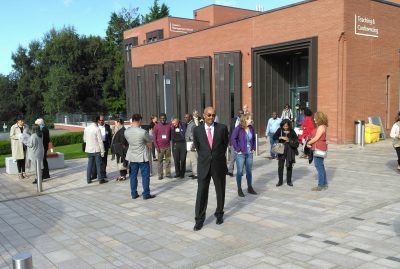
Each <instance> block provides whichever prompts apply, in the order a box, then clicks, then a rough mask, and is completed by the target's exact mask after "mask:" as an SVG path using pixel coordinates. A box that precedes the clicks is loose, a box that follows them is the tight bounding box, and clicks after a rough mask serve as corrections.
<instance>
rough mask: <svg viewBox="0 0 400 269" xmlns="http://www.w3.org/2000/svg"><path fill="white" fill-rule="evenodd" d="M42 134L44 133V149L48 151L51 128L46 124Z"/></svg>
mask: <svg viewBox="0 0 400 269" xmlns="http://www.w3.org/2000/svg"><path fill="white" fill-rule="evenodd" d="M42 134H43V136H42V137H43V147H44V150H45V151H47V150H48V149H49V142H50V132H49V129H47V127H46V126H44V127H43V128H42Z"/></svg>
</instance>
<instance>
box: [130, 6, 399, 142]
mask: <svg viewBox="0 0 400 269" xmlns="http://www.w3.org/2000/svg"><path fill="white" fill-rule="evenodd" d="M344 3H346V6H345V4H344ZM347 9H349V10H347ZM345 10H346V13H345V12H344V11H345ZM327 11H329V12H327ZM399 11H400V9H399V8H397V7H393V6H388V5H385V4H382V3H378V2H374V1H370V0H319V1H313V2H310V3H305V4H301V5H297V6H294V7H291V8H286V9H282V10H278V11H274V12H271V13H265V14H262V15H259V16H255V17H253V18H251V19H245V20H241V21H238V22H234V23H230V24H226V25H222V26H218V27H213V28H210V29H207V30H205V31H199V32H196V33H192V34H189V35H184V36H181V37H179V38H174V39H167V40H164V41H162V42H157V43H154V44H149V45H146V46H142V47H137V48H134V49H132V55H133V59H134V61H133V64H134V66H135V67H140V66H143V65H145V64H159V63H163V62H165V61H174V60H186V58H187V57H195V56H207V55H209V56H211V57H212V60H213V56H214V52H221V51H234V50H240V51H241V52H242V55H243V57H242V67H243V68H242V89H243V99H242V103H243V104H245V103H247V104H248V105H249V108H250V110H251V90H252V89H249V88H248V86H247V83H248V82H250V81H251V48H254V47H258V46H264V45H269V44H275V43H281V42H286V41H291V40H296V39H302V38H308V37H313V36H318V76H317V78H318V90H317V91H318V100H317V102H318V104H317V106H318V108H317V109H318V110H319V111H324V112H326V113H327V115H328V118H329V134H328V139H329V141H330V142H333V143H345V142H353V139H354V119H356V118H359V117H361V118H365V117H366V116H367V115H368V114H370V113H372V112H375V111H378V110H379V108H382V105H383V103H382V100H383V99H382V97H381V96H379V97H378V98H375V97H374V95H373V94H372V93H373V92H374V91H376V90H378V89H379V90H380V91H382V83H383V82H382V76H383V74H384V73H385V74H386V73H387V74H390V75H391V85H390V88H391V92H390V97H391V98H390V100H391V101H390V109H391V112H390V113H392V112H393V113H394V112H395V110H396V109H397V102H398V101H397V100H398V97H397V93H396V91H397V89H398V81H399V78H398V71H399V64H398V59H399V56H398V53H397V51H398V49H399V48H395V44H400V42H399V39H398V38H399V35H398V34H397V37H396V38H395V39H394V38H393V35H394V33H396V29H395V26H396V25H397V27H398V26H399V25H400V22H399V19H398V17H400V15H399ZM354 12H365V13H366V15H368V14H369V12H372V13H371V14H373V15H374V16H376V19H377V20H378V21H379V27H380V28H381V29H382V30H381V35H380V37H379V38H378V39H377V40H373V41H369V40H368V38H366V39H365V38H361V39H360V38H357V39H356V38H354ZM378 13H379V14H378ZM396 15H397V17H396ZM345 24H346V25H345ZM388 30H390V32H391V33H393V34H390V35H389V34H387V31H388ZM397 33H398V30H397ZM396 40H397V41H396ZM393 41H396V42H393ZM380 48H382V49H380ZM365 52H368V53H369V54H366V53H365ZM396 53H397V54H396ZM148 55H152V57H151V58H150V57H148ZM368 55H371V56H368ZM381 56H382V57H381ZM366 65H368V68H366ZM377 70H379V72H377ZM212 74H214V72H213V73H212ZM212 86H213V87H214V82H213V83H212ZM365 89H368V90H367V91H365ZM392 97H393V98H392ZM214 100H215V98H214ZM357 100H361V102H358V101H357ZM375 102H378V103H375ZM395 107H396V108H395ZM375 114H376V113H375ZM382 120H384V119H383V118H382Z"/></svg>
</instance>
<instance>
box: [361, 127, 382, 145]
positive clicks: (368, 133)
mask: <svg viewBox="0 0 400 269" xmlns="http://www.w3.org/2000/svg"><path fill="white" fill-rule="evenodd" d="M380 134H381V127H380V126H378V125H374V124H371V123H367V124H365V140H364V141H365V144H370V143H375V142H378V141H379V136H380Z"/></svg>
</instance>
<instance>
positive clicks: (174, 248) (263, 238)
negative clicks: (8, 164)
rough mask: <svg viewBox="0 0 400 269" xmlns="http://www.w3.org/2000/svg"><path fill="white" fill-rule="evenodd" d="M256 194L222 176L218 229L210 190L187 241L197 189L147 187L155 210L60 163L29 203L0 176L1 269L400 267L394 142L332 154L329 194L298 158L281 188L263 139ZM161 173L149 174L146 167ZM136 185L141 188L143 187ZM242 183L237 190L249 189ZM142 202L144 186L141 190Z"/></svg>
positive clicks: (30, 188)
mask: <svg viewBox="0 0 400 269" xmlns="http://www.w3.org/2000/svg"><path fill="white" fill-rule="evenodd" d="M260 140H261V141H262V142H261V143H260V144H261V146H260V153H261V154H260V156H258V157H255V159H254V167H253V177H254V188H255V190H256V191H257V192H258V195H256V196H253V195H249V194H247V192H246V191H245V195H246V196H245V197H244V198H240V197H238V195H237V189H236V182H235V178H233V177H232V178H231V177H229V176H228V177H227V192H226V203H225V222H224V223H223V224H222V225H216V224H215V218H214V216H213V211H214V208H215V207H216V199H215V191H214V187H213V186H212V184H211V186H210V195H209V204H208V211H207V219H206V222H205V226H204V227H203V229H202V230H201V231H198V232H194V231H193V225H194V205H195V198H196V189H197V182H196V181H195V180H191V179H190V178H185V179H164V180H157V176H156V175H154V176H153V177H152V178H151V191H152V193H153V194H156V195H157V197H156V198H155V199H151V200H143V199H136V200H132V199H131V198H130V189H129V181H125V182H116V181H115V180H112V179H114V178H116V177H117V175H118V173H117V171H116V165H115V163H114V161H109V167H108V172H109V173H108V175H109V179H111V180H110V182H109V183H108V184H102V185H100V184H97V182H94V183H92V184H89V185H88V184H86V178H85V173H86V170H85V169H86V159H78V160H71V161H66V164H67V167H65V168H64V169H59V170H55V171H52V173H51V175H52V178H51V179H50V180H47V181H45V182H44V183H43V188H44V192H43V193H42V194H41V195H38V194H37V193H36V188H35V185H32V184H31V181H32V180H33V177H34V176H33V175H32V176H31V178H30V179H24V180H18V179H16V177H15V176H11V175H7V174H5V169H3V170H1V171H0V172H1V173H0V268H10V267H11V266H12V265H11V264H12V256H14V255H15V254H17V253H19V252H22V251H28V252H31V253H32V254H33V264H34V267H35V268H41V269H50V268H203V269H208V268H226V269H227V268H252V269H256V268H267V269H268V268H282V269H284V268H290V269H296V268H359V269H367V268H374V269H375V268H377V269H379V268H400V237H399V236H400V187H399V183H398V182H399V180H400V176H399V172H398V171H397V169H396V154H395V151H394V150H393V148H392V146H391V141H389V140H386V141H381V142H379V143H375V144H371V145H367V146H365V147H364V148H360V147H357V146H355V145H330V146H329V153H328V158H327V159H326V162H325V166H326V170H327V175H328V182H329V188H328V189H327V190H326V191H321V192H312V191H311V188H312V187H314V186H315V185H316V171H315V168H314V166H313V165H309V164H308V161H307V160H305V159H297V163H296V164H295V167H294V169H293V183H294V187H289V186H287V185H283V186H282V187H279V188H277V187H275V184H276V183H277V181H278V180H277V166H278V164H277V161H276V160H268V159H266V156H268V155H269V154H268V152H267V151H268V150H267V147H268V145H267V144H266V143H265V140H264V139H260ZM153 166H154V171H156V169H155V168H156V164H153ZM139 182H140V180H139ZM245 182H246V181H245V178H243V188H244V189H246V185H245ZM139 191H141V184H140V183H139Z"/></svg>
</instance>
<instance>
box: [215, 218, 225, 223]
mask: <svg viewBox="0 0 400 269" xmlns="http://www.w3.org/2000/svg"><path fill="white" fill-rule="evenodd" d="M215 223H216V224H218V225H221V224H222V223H224V218H223V217H217V220H216V221H215Z"/></svg>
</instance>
